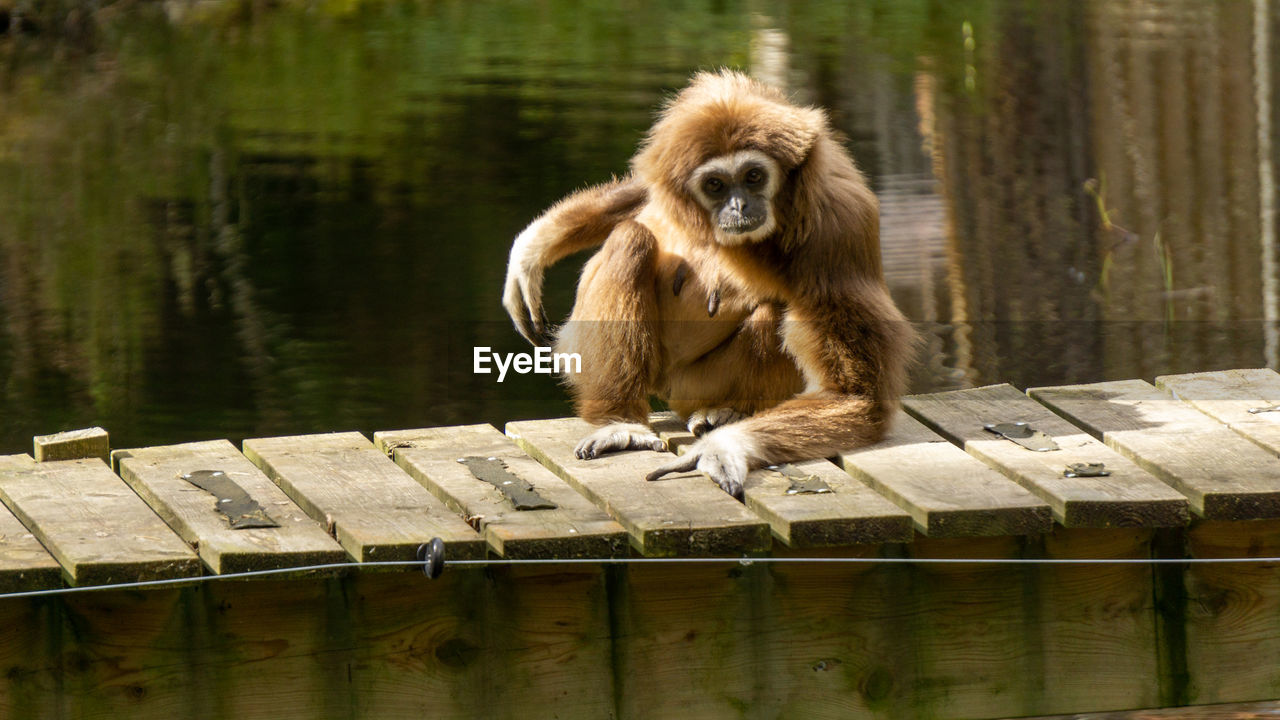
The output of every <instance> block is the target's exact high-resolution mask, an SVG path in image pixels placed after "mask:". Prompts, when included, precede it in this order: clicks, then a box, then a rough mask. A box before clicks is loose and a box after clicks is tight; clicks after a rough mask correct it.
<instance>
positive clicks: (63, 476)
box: [0, 455, 200, 585]
mask: <svg viewBox="0 0 1280 720" xmlns="http://www.w3.org/2000/svg"><path fill="white" fill-rule="evenodd" d="M0 499H3V501H4V504H5V505H6V506H8V508H9V510H11V511H12V512H13V514H14V515H15V516H17V518H18V519H19V520H20V521H21V522H22V524H23V525H25V526H26V527H27V528H28V529H29V530H30V531H31V533H32V534H33V535H35V537H36V539H37V540H39V541H40V543H41V544H43V545H44V547H45V548H47V549H48V550H49V552H50V553H52V555H53V557H54V558H56V559H57V561H58V563H59V564H60V565H61V566H62V572H63V576H64V577H65V579H66V581H67V582H68V583H70V584H71V585H104V584H111V583H122V582H133V581H137V580H160V579H165V578H184V577H191V576H193V575H199V574H200V562H199V560H197V559H196V556H195V553H193V552H192V551H191V548H190V547H188V546H187V544H186V543H185V542H183V541H182V539H181V538H179V537H178V536H177V535H175V534H174V533H173V531H172V530H170V529H169V527H168V526H167V525H165V524H164V522H163V521H162V520H161V519H160V518H158V517H156V514H155V513H154V512H152V511H151V508H149V507H147V504H146V503H144V502H142V500H140V499H139V498H138V496H137V495H135V494H134V493H133V491H132V490H130V489H129V486H128V485H126V484H125V483H124V481H123V480H121V479H120V478H118V477H116V476H115V474H114V473H112V472H111V469H110V468H108V467H107V465H106V464H105V463H103V462H102V461H101V460H99V459H98V458H92V459H87V460H58V461H53V462H42V463H38V462H36V461H35V460H33V459H31V457H30V456H28V455H7V456H3V457H0Z"/></svg>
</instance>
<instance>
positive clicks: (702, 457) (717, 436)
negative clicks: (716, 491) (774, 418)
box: [645, 426, 752, 501]
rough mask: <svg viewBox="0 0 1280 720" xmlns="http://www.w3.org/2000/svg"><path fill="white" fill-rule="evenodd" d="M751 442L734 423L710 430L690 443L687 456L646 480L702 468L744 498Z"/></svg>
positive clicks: (724, 488)
mask: <svg viewBox="0 0 1280 720" xmlns="http://www.w3.org/2000/svg"><path fill="white" fill-rule="evenodd" d="M751 456H752V453H751V442H750V438H749V436H748V435H747V434H746V433H744V432H742V431H741V430H740V429H738V428H736V427H733V426H730V427H727V428H721V429H719V430H716V431H714V432H710V433H707V435H706V437H704V438H702V439H701V440H699V441H698V442H696V443H694V444H693V445H691V446H689V449H688V450H686V451H685V453H684V455H681V456H680V457H679V458H677V459H675V460H672V461H671V462H669V463H667V464H666V465H663V466H662V467H660V468H658V469H657V470H654V471H653V472H651V473H649V475H648V476H646V477H645V480H657V479H658V478H660V477H662V476H663V475H669V474H671V473H677V472H689V471H691V470H701V471H702V472H704V473H706V474H707V475H710V476H711V479H712V480H715V481H716V484H717V485H719V486H720V489H721V490H724V491H725V492H727V493H729V494H730V495H732V496H734V497H735V498H737V499H738V500H739V501H741V500H742V483H743V482H744V481H745V480H746V479H747V471H748V470H750V469H751Z"/></svg>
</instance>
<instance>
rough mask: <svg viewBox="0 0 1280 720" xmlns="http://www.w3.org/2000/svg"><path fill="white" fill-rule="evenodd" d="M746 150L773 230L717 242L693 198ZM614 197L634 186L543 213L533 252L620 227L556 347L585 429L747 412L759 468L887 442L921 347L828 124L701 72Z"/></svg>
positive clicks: (869, 212)
mask: <svg viewBox="0 0 1280 720" xmlns="http://www.w3.org/2000/svg"><path fill="white" fill-rule="evenodd" d="M747 149H750V150H757V151H760V152H763V153H765V154H767V155H769V156H770V157H771V158H773V159H774V160H775V161H776V162H777V163H778V165H779V168H780V169H781V171H782V173H783V181H782V185H781V187H780V189H779V191H778V193H777V195H775V196H774V198H773V202H772V207H773V212H774V213H775V215H776V219H777V222H778V229H777V230H776V231H774V232H773V233H772V234H771V235H769V236H767V237H765V238H764V239H762V240H759V241H757V242H751V243H746V244H742V245H735V246H726V245H721V244H720V243H718V242H716V240H715V235H714V232H713V228H712V225H711V221H710V219H709V215H708V212H707V211H706V210H705V209H704V208H703V207H702V206H701V205H700V204H699V203H698V201H697V200H696V199H695V198H694V197H692V196H690V194H689V191H688V189H687V188H686V183H687V182H688V178H689V176H690V173H692V172H693V170H694V169H696V168H698V167H700V166H701V165H702V164H704V163H706V162H707V161H709V160H711V159H712V158H715V157H717V156H721V155H727V154H729V153H733V152H736V151H740V150H747ZM613 187H614V189H613V190H611V191H609V192H612V193H618V192H620V190H619V189H618V188H628V190H626V194H625V197H626V198H627V200H628V202H622V203H620V202H614V203H608V202H604V201H602V200H600V198H599V197H598V196H596V195H589V194H585V193H580V194H578V195H575V196H572V197H571V198H569V199H568V200H566V201H564V202H563V203H561V205H558V206H557V208H561V207H563V208H565V209H564V210H557V208H553V209H552V210H551V211H549V212H548V213H547V214H546V215H544V216H543V217H544V218H547V219H548V220H550V221H551V222H549V223H548V224H547V225H546V226H545V227H544V228H543V230H544V232H543V233H542V235H541V236H540V239H539V245H540V246H541V250H540V251H539V252H540V253H541V255H540V258H539V260H538V263H537V264H540V265H542V266H545V265H546V264H550V261H548V258H552V257H562V256H563V255H564V254H567V252H571V250H569V251H565V250H564V248H566V247H573V248H575V249H580V248H579V246H580V245H581V244H582V241H583V238H586V237H588V236H591V237H594V236H596V235H598V234H600V228H601V227H602V226H604V225H608V224H609V223H613V224H615V225H616V229H614V230H613V232H612V233H611V234H609V236H608V238H607V239H605V240H604V247H603V249H602V250H601V251H600V252H599V253H598V254H597V255H596V256H595V257H593V258H592V260H591V261H590V262H589V263H588V264H587V267H586V268H585V270H584V272H583V276H582V280H581V282H580V284H579V290H578V298H577V303H576V304H575V306H574V310H573V314H572V316H571V317H570V321H569V323H568V325H566V327H565V329H564V330H563V331H562V333H561V336H560V339H559V342H558V347H557V350H559V351H562V352H578V353H580V354H581V355H582V358H583V368H582V372H581V373H579V374H577V375H574V376H571V377H569V378H567V381H568V383H569V385H570V387H571V390H572V392H573V395H574V398H575V401H576V403H577V407H578V411H579V413H580V414H581V415H582V417H584V418H586V419H587V420H590V421H592V422H597V423H602V422H619V421H627V422H639V423H644V422H645V421H646V416H647V409H648V405H647V402H648V396H649V394H651V393H652V394H657V395H659V396H660V397H663V398H664V399H666V400H667V402H668V403H669V404H670V405H671V407H672V408H673V409H675V410H676V411H677V412H679V413H680V414H682V415H685V416H687V415H689V414H690V413H692V412H694V411H696V410H701V409H708V408H714V407H729V408H733V409H736V410H739V411H742V412H744V413H753V415H752V416H751V417H749V418H747V419H746V420H743V421H742V422H740V423H738V424H736V425H733V426H732V427H734V428H736V429H737V430H739V431H740V433H745V434H743V435H742V437H743V438H745V441H744V443H743V444H744V445H746V446H747V447H748V448H749V450H748V451H747V452H749V454H750V455H751V457H750V458H749V460H750V463H751V464H752V465H759V464H761V463H772V462H780V461H784V460H797V459H802V458H810V457H820V456H824V455H829V454H833V453H834V452H837V451H839V450H842V449H848V448H852V447H856V446H859V445H864V444H867V443H871V442H875V441H876V440H878V439H879V438H881V437H882V436H883V434H884V432H885V430H886V428H887V427H888V423H889V419H890V418H891V417H892V414H893V410H894V408H895V407H896V405H897V401H898V397H899V395H900V394H901V393H902V392H903V390H904V385H905V381H906V365H907V363H908V359H909V356H910V355H911V353H912V350H913V337H914V336H913V333H912V331H911V329H910V327H909V325H908V323H907V321H906V319H905V318H904V317H903V316H902V314H901V313H900V312H899V311H898V309H897V308H896V307H895V306H894V304H893V301H892V300H891V299H890V297H889V293H888V290H887V289H886V287H885V284H884V280H883V275H882V271H881V266H880V249H879V217H878V205H877V202H876V198H875V196H874V195H873V194H872V193H871V191H870V189H869V188H868V187H867V185H866V182H865V180H864V179H863V176H862V174H861V173H860V172H859V171H858V170H857V168H856V167H855V166H854V164H853V161H852V159H851V158H850V157H849V155H848V153H846V152H845V151H844V149H843V148H842V147H841V146H840V144H839V142H838V141H837V140H836V137H835V134H834V133H833V131H832V130H831V129H830V128H829V126H828V122H827V119H826V115H825V114H824V113H823V112H822V111H821V110H818V109H815V108H804V107H798V106H795V105H792V104H790V103H789V102H787V101H786V99H785V98H784V97H783V95H782V94H781V93H780V92H779V91H777V90H775V89H773V88H770V87H767V86H765V85H762V84H760V83H758V82H756V81H754V80H751V79H749V78H747V77H745V76H743V75H740V74H737V73H733V72H728V71H725V72H720V73H714V74H711V73H702V74H699V75H696V76H695V77H694V79H693V81H692V83H691V84H690V85H689V87H687V88H686V89H685V90H683V91H681V92H680V93H679V94H678V95H676V96H675V98H674V99H673V100H672V101H671V102H670V103H669V104H667V106H666V107H665V108H664V109H663V111H662V113H661V115H660V117H659V119H658V121H657V122H656V123H655V124H654V126H653V128H652V129H651V130H650V132H649V134H648V136H647V137H646V138H645V140H644V143H643V144H642V146H641V148H640V150H639V151H638V152H637V154H636V156H635V158H633V160H632V175H631V176H630V178H629V179H627V180H624V181H620V183H617V184H615V186H613ZM586 192H587V193H595V192H597V191H586ZM641 193H643V197H642V198H641V197H640V194H641ZM604 197H608V193H605V195H604ZM569 208H572V211H570V210H569ZM624 216H625V219H619V218H620V217H624ZM564 228H583V230H578V231H576V232H573V233H570V232H568V231H566V230H564ZM588 228H589V231H588V230H586V229H588ZM570 234H572V235H574V236H575V238H576V239H575V238H570V237H568V235H570ZM513 256H514V251H513ZM677 278H679V280H677ZM676 285H680V288H679V292H678V293H677V292H675V286H676ZM712 293H718V297H719V306H718V309H717V311H716V313H715V317H714V318H709V317H708V311H707V304H708V302H707V301H708V298H709V297H710V296H711V294H712ZM539 309H540V308H539ZM806 382H807V383H808V387H807V388H805V384H806ZM797 393H800V394H797ZM714 435H715V433H714V432H713V433H712V434H711V435H708V438H710V437H713V436H714Z"/></svg>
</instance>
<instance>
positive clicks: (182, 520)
mask: <svg viewBox="0 0 1280 720" xmlns="http://www.w3.org/2000/svg"><path fill="white" fill-rule="evenodd" d="M112 459H113V461H114V462H115V463H116V467H117V468H118V469H119V473H120V477H121V478H123V479H124V481H125V482H127V483H129V486H130V487H132V488H133V490H134V492H136V493H138V495H139V496H140V497H141V498H142V499H143V500H145V501H147V504H148V505H150V506H151V508H152V509H153V510H155V511H156V514H158V515H159V516H160V517H161V519H163V520H164V521H165V522H166V523H168V524H169V527H171V528H173V530H174V532H176V533H178V535H179V536H180V537H182V539H183V540H186V541H187V542H188V543H190V544H191V545H193V546H194V547H195V548H196V551H197V553H198V554H199V555H200V559H201V560H203V561H204V563H205V565H207V566H208V567H209V569H210V570H212V571H213V572H215V573H219V574H221V573H230V572H243V571H246V570H266V569H270V568H282V567H297V566H300V565H319V564H322V563H335V562H344V561H345V560H346V559H347V555H346V553H345V552H343V550H342V548H341V547H340V546H339V545H338V543H337V542H335V541H334V539H333V538H331V537H329V535H328V534H326V533H325V531H324V529H323V528H321V527H320V526H319V525H318V524H317V523H316V522H315V521H314V520H312V519H311V518H309V517H307V515H306V513H304V512H302V510H300V509H299V508H298V506H297V505H295V504H294V503H293V502H292V501H291V500H289V498H288V496H286V495H285V494H284V492H283V491H282V490H281V489H280V488H279V487H277V486H276V485H275V483H273V482H271V480H269V479H268V478H267V477H266V476H265V475H263V474H262V471H261V470H259V469H258V468H257V467H256V466H255V465H254V464H253V463H251V462H249V460H248V459H247V458H245V456H244V455H241V454H240V452H239V451H238V450H236V448H235V446H234V445H232V444H231V443H230V442H228V441H226V440H210V441H207V442H195V443H187V444H184V445H170V446H167V447H149V448H138V449H133V450H117V451H116V452H114V453H113V454H112ZM198 470H220V471H222V472H223V473H224V474H225V475H226V476H227V478H229V479H230V480H231V481H233V482H235V484H236V485H238V486H240V488H241V489H243V490H244V491H245V492H246V493H247V494H248V495H249V497H250V498H252V499H253V500H254V501H256V502H257V503H258V505H260V506H261V507H262V509H263V510H264V511H265V513H266V515H267V516H268V517H269V518H270V519H271V520H272V521H274V522H275V523H277V524H278V525H279V527H253V528H244V529H238V530H237V529H232V527H231V525H230V522H229V521H228V519H227V517H226V516H225V515H223V514H222V513H220V512H218V509H217V498H216V497H214V496H213V495H211V494H210V493H208V492H206V491H205V490H202V489H200V488H198V487H196V486H195V485H192V484H191V483H189V482H187V481H186V480H184V479H183V477H182V476H183V475H185V474H187V473H190V472H193V471H198Z"/></svg>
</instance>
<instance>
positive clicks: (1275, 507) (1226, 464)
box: [1027, 380, 1280, 520]
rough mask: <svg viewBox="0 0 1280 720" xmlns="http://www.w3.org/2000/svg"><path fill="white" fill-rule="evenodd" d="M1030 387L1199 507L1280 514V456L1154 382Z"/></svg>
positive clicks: (1247, 515)
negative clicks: (1175, 396) (1180, 399)
mask: <svg viewBox="0 0 1280 720" xmlns="http://www.w3.org/2000/svg"><path fill="white" fill-rule="evenodd" d="M1027 392H1028V393H1029V394H1030V395H1031V397H1033V398H1035V399H1036V400H1039V401H1040V402H1042V403H1044V404H1045V405H1047V406H1049V408H1050V409H1052V410H1053V411H1054V412H1056V413H1058V414H1059V415H1062V416H1063V417H1066V418H1068V419H1070V420H1071V421H1072V422H1073V423H1075V424H1076V425H1078V426H1080V427H1081V428H1084V429H1085V430H1087V431H1088V432H1089V433H1090V434H1092V435H1093V436H1094V437H1097V438H1100V439H1101V440H1103V441H1104V442H1106V443H1107V445H1108V446H1110V447H1112V448H1114V449H1115V450H1117V451H1118V452H1120V453H1121V454H1123V455H1124V456H1125V457H1127V458H1129V459H1130V460H1132V461H1134V462H1136V463H1137V464H1138V465H1140V466H1142V467H1143V468H1144V469H1146V470H1148V471H1150V472H1151V473H1152V474H1154V475H1155V476H1156V477H1159V478H1160V479H1161V480H1164V481H1165V482H1166V483H1168V484H1169V485H1171V486H1172V487H1174V488H1175V489H1176V490H1178V491H1179V492H1181V493H1182V494H1183V495H1186V496H1187V498H1188V499H1189V500H1190V501H1191V509H1192V510H1194V511H1195V512H1196V514H1197V515H1200V516H1203V517H1204V518H1206V519H1209V520H1253V519H1257V518H1267V517H1276V516H1277V515H1280V458H1277V457H1276V456H1275V455H1273V454H1271V453H1269V452H1267V451H1266V450H1263V449H1262V448H1260V447H1258V446H1257V445H1255V444H1253V443H1251V442H1249V441H1248V440H1246V439H1245V438H1243V437H1241V436H1240V435H1238V434H1237V433H1235V432H1232V431H1231V429H1230V428H1228V427H1227V426H1226V425H1224V424H1222V423H1221V422H1219V421H1217V420H1214V419H1213V418H1211V417H1209V416H1208V415H1205V414H1204V413H1202V412H1200V411H1198V410H1196V409H1195V408H1193V407H1191V406H1190V405H1187V404H1186V403H1183V402H1180V401H1178V400H1175V399H1174V398H1173V396H1171V395H1169V394H1168V393H1165V392H1162V391H1161V390H1159V389H1158V388H1156V387H1155V386H1154V385H1152V384H1150V383H1148V382H1145V381H1143V380H1121V381H1117V382H1103V383H1094V384H1092V385H1073V386H1069V387H1046V388H1034V389H1031V390H1028V391H1027Z"/></svg>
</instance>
